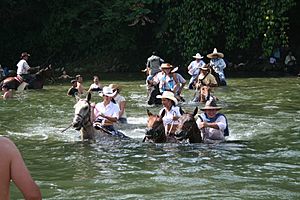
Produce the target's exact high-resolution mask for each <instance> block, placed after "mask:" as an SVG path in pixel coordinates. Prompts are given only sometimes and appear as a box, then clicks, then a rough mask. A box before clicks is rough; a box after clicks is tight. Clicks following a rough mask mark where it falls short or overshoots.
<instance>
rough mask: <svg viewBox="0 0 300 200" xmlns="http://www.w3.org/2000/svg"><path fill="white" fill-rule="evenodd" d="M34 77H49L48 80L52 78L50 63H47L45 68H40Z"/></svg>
mask: <svg viewBox="0 0 300 200" xmlns="http://www.w3.org/2000/svg"><path fill="white" fill-rule="evenodd" d="M35 76H36V79H39V80H42V81H44V80H46V79H50V81H53V80H54V71H53V68H52V65H51V64H50V65H48V66H47V67H45V68H42V69H40V70H39V71H38V72H37V73H35Z"/></svg>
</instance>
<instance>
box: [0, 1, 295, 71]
mask: <svg viewBox="0 0 300 200" xmlns="http://www.w3.org/2000/svg"><path fill="white" fill-rule="evenodd" d="M295 5H296V3H295V0H230V1H223V0H215V1H208V0H201V1H195V0H126V1H123V0H86V1H80V0H61V1H57V0H47V1H41V0H2V1H1V2H0V17H1V19H2V20H1V22H0V25H1V27H2V29H1V32H0V36H1V37H0V41H1V48H0V63H1V64H3V65H15V63H16V62H17V59H18V57H19V54H20V52H22V51H28V52H30V53H31V54H32V55H33V56H32V60H31V62H33V63H34V64H43V63H49V62H51V63H56V64H57V65H60V66H61V65H63V66H74V65H75V66H76V67H83V68H94V69H95V70H96V69H99V68H101V69H106V70H107V69H109V70H115V69H116V68H121V69H124V70H128V69H129V70H131V71H135V70H136V68H137V67H139V68H141V67H142V66H141V65H143V63H145V59H146V58H147V57H148V56H149V55H150V53H151V51H152V50H157V51H158V52H159V53H160V54H161V55H162V57H164V58H165V59H166V60H168V61H170V62H172V63H176V64H186V63H187V62H188V61H190V60H191V56H192V55H194V54H195V53H196V52H200V53H201V54H207V53H210V52H211V51H212V50H213V48H214V47H217V48H218V49H219V50H221V51H222V52H224V53H225V54H226V56H227V57H229V58H230V59H232V60H234V58H236V57H238V56H239V55H243V56H245V57H247V58H249V59H253V58H255V57H258V56H260V55H262V54H264V55H265V56H270V55H271V54H272V51H273V50H274V49H275V48H281V47H287V46H288V45H289V38H288V31H289V18H288V12H289V11H290V10H291V9H292V8H293V7H294V6H295ZM295 17H296V16H295Z"/></svg>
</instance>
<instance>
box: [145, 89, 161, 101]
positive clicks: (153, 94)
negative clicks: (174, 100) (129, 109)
mask: <svg viewBox="0 0 300 200" xmlns="http://www.w3.org/2000/svg"><path fill="white" fill-rule="evenodd" d="M147 87H148V95H147V103H148V105H153V104H154V105H161V99H158V98H156V96H157V95H159V94H161V93H160V91H159V85H158V84H156V85H151V86H150V85H149V86H147Z"/></svg>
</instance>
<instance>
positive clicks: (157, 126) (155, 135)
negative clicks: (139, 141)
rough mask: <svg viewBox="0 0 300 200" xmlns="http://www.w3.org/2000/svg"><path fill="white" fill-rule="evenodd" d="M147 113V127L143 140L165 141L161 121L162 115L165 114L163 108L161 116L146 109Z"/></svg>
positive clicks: (163, 127) (165, 137)
mask: <svg viewBox="0 0 300 200" xmlns="http://www.w3.org/2000/svg"><path fill="white" fill-rule="evenodd" d="M147 115H148V121H147V129H146V134H145V137H144V139H143V142H152V143H165V142H166V141H167V136H166V134H165V126H164V124H163V121H162V117H163V116H164V115H165V110H164V111H163V113H162V114H161V116H158V115H154V114H152V113H151V112H150V111H149V110H148V109H147Z"/></svg>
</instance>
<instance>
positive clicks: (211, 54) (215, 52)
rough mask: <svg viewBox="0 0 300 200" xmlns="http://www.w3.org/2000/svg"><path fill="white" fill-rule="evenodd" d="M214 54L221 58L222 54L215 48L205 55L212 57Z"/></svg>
mask: <svg viewBox="0 0 300 200" xmlns="http://www.w3.org/2000/svg"><path fill="white" fill-rule="evenodd" d="M214 56H218V57H219V58H223V57H224V54H223V53H220V52H218V50H217V48H214V51H213V52H212V53H210V54H207V57H208V58H213V57H214Z"/></svg>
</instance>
